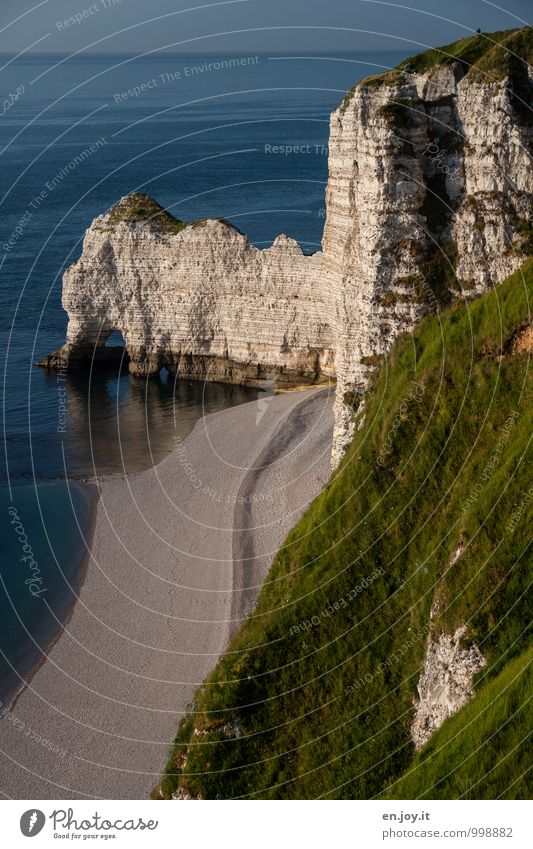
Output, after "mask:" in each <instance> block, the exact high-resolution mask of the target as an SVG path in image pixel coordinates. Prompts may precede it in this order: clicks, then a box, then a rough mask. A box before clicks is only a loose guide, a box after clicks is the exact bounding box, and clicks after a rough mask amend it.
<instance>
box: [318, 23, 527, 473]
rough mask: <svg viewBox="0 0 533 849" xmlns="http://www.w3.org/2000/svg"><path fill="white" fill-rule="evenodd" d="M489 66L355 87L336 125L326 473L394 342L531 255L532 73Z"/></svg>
mask: <svg viewBox="0 0 533 849" xmlns="http://www.w3.org/2000/svg"><path fill="white" fill-rule="evenodd" d="M516 39H517V37H516V36H511V37H510V39H509V47H508V48H507V49H509V50H511V49H513V45H514V42H515V41H516ZM515 49H516V48H515ZM443 50H446V48H443ZM493 51H501V52H502V53H503V56H504V58H505V57H506V56H507V54H506V53H505V52H503V48H493ZM498 55H499V54H498ZM418 58H419V59H423V56H422V57H418ZM484 58H485V63H486V64H488V66H489V68H490V69H491V70H490V71H487V72H483V71H482V69H478V68H477V66H476V65H474V66H473V67H470V66H468V65H467V66H465V65H464V64H463V63H461V62H459V61H457V62H452V63H451V64H445V65H437V66H432V67H430V68H428V69H427V70H425V71H424V72H423V73H411V72H410V71H409V62H407V63H404V64H405V67H402V66H400V69H399V70H397V71H392V72H390V73H388V74H384V75H380V76H379V77H375V78H371V79H369V80H367V81H364V82H363V83H361V84H360V85H358V86H357V87H356V88H355V90H354V91H353V92H352V93H350V94H349V95H347V97H346V98H345V102H344V103H343V104H341V105H340V106H339V108H338V109H337V110H336V111H335V112H334V113H333V115H332V117H331V127H330V147H329V150H330V159H329V181H328V187H327V198H326V200H327V219H326V228H325V233H324V243H323V250H324V262H325V266H326V268H327V273H328V276H329V279H330V281H331V287H332V291H333V299H334V304H335V328H336V338H337V381H338V390H337V401H336V432H335V444H334V460H338V459H339V458H340V456H341V455H342V453H343V450H344V448H345V447H346V444H347V443H348V442H349V440H350V438H351V436H352V434H353V427H354V425H353V410H352V408H351V407H352V404H353V400H354V398H355V399H356V398H357V395H362V393H363V392H364V389H365V387H366V386H367V384H368V378H369V375H370V373H371V372H372V371H373V370H374V369H375V368H376V366H377V365H378V364H379V362H380V361H381V358H382V357H383V355H385V354H386V352H387V350H388V349H389V347H390V345H391V342H392V341H393V339H394V338H395V337H396V336H398V335H399V334H401V333H403V332H406V331H410V330H412V328H413V327H414V325H415V324H416V322H417V321H418V320H419V318H420V317H421V316H422V315H423V314H424V313H425V312H427V311H428V310H431V309H438V308H439V306H441V305H445V304H447V303H449V302H450V301H451V300H453V299H457V298H461V299H462V298H465V297H466V298H468V297H472V296H473V295H480V294H482V293H484V292H486V291H487V290H488V289H489V288H490V287H491V286H493V285H494V284H496V283H500V282H501V281H502V280H503V279H505V277H507V276H508V275H509V274H510V273H511V272H512V271H513V270H515V269H516V268H518V267H519V265H520V264H521V263H522V262H523V260H524V258H525V255H526V254H527V253H528V252H530V250H531V244H528V242H530V240H531V235H530V234H531V222H530V216H531V212H530V205H531V192H532V190H533V174H532V170H531V167H530V146H531V136H532V134H531V121H530V118H529V115H530V114H531V113H530V111H529V112H528V107H527V105H526V104H527V103H529V104H531V88H530V85H531V83H530V77H531V73H532V69H531V67H529V68H528V66H527V65H526V64H525V63H518V64H517V66H516V67H514V66H512V67H508V66H507V65H506V64H505V61H504V62H503V67H500V65H498V64H497V63H496V62H495V61H494V57H493V61H488V57H487V56H485V57H484ZM416 64H417V63H416V61H415V67H416ZM419 64H423V62H422V63H419ZM493 65H497V68H498V72H496V71H495V70H494V69H493Z"/></svg>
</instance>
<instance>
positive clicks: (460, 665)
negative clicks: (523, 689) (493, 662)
mask: <svg viewBox="0 0 533 849" xmlns="http://www.w3.org/2000/svg"><path fill="white" fill-rule="evenodd" d="M465 633H466V627H465V626H464V625H463V627H461V628H458V629H457V631H456V632H455V634H453V635H449V634H441V635H440V637H438V638H437V639H431V638H430V642H429V645H428V649H427V652H426V656H425V658H424V667H423V669H422V674H421V675H420V681H419V683H418V695H419V697H420V701H419V702H418V703H417V705H416V712H415V719H414V722H413V725H412V727H411V736H412V739H413V742H414V744H415V747H416V748H417V749H420V748H421V747H422V746H423V745H424V743H425V742H426V741H427V740H429V738H430V737H431V735H432V734H433V732H434V731H436V730H437V728H440V726H441V725H442V723H443V722H444V720H445V719H447V718H448V717H449V716H452V715H453V714H454V713H457V711H458V710H459V709H460V708H462V707H463V705H464V704H466V702H467V701H469V700H470V699H471V698H472V696H473V695H474V691H473V689H472V681H473V678H474V675H475V673H476V672H479V670H480V669H483V667H484V666H485V659H484V658H483V655H482V654H481V652H480V651H479V649H478V647H477V646H476V645H475V644H472V645H471V646H470V648H468V649H466V648H461V640H462V638H463V637H464V635H465Z"/></svg>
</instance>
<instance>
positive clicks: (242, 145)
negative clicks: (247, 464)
mask: <svg viewBox="0 0 533 849" xmlns="http://www.w3.org/2000/svg"><path fill="white" fill-rule="evenodd" d="M406 55H407V53H365V52H359V53H353V54H334V55H329V56H326V55H322V54H313V55H307V56H282V55H274V54H269V55H266V54H265V55H263V54H262V55H259V56H258V55H248V54H246V55H244V54H242V55H235V54H234V55H232V56H226V55H220V54H216V55H215V54H191V53H187V54H169V53H158V54H151V55H149V56H145V57H141V58H133V57H131V56H125V55H111V54H99V55H96V54H93V55H86V54H80V55H78V56H76V57H73V58H66V57H64V56H56V55H50V54H47V55H36V54H33V55H25V56H22V57H20V58H18V59H14V58H13V57H12V56H7V55H4V56H0V81H1V86H0V97H1V102H0V204H1V215H0V333H1V343H2V399H3V403H2V421H3V431H4V445H5V450H4V455H3V463H2V473H1V475H2V477H1V480H2V481H3V482H4V483H3V484H2V486H1V491H2V508H1V509H2V514H1V515H2V516H3V521H2V523H1V527H0V535H1V536H0V539H1V543H2V560H1V566H0V569H1V572H0V604H1V607H2V610H1V616H0V647H1V649H2V654H1V655H0V699H2V702H3V704H4V706H5V705H6V704H8V703H9V700H10V698H11V697H12V695H13V693H14V692H15V691H16V690H17V689H20V686H21V684H22V683H23V681H24V680H25V678H26V677H27V675H28V673H29V671H30V670H31V668H32V667H34V666H35V664H36V662H38V661H39V660H40V659H41V658H42V655H43V652H44V651H45V650H46V648H47V647H49V645H50V643H51V642H52V641H53V639H54V637H55V636H56V635H57V634H58V633H59V631H60V627H61V622H62V621H63V620H64V618H65V616H66V615H67V613H68V611H69V609H70V608H71V606H72V603H73V600H74V598H75V593H76V591H77V589H78V587H79V582H80V580H81V576H82V566H83V563H84V560H85V556H86V552H87V540H88V539H89V536H90V527H91V521H92V513H93V509H94V502H95V495H94V490H93V488H91V487H88V486H86V485H83V484H82V483H80V480H81V479H83V478H84V477H87V476H92V475H94V474H102V473H110V472H122V471H133V470H139V469H142V468H146V467H148V466H150V465H152V464H153V463H154V462H157V461H158V460H160V459H161V458H162V457H163V456H164V455H165V454H166V453H168V452H169V451H171V450H172V448H173V446H174V445H175V444H176V443H177V442H179V441H180V440H181V439H183V438H184V436H185V435H186V434H187V433H188V432H189V431H190V430H191V428H192V427H193V425H194V423H195V421H196V420H197V419H198V418H199V417H200V416H201V415H203V414H204V413H205V412H210V411H213V410H216V409H221V408H223V407H226V406H229V405H232V404H238V403H242V402H243V401H247V400H250V399H251V398H253V397H254V395H253V394H251V393H250V392H249V391H246V390H244V389H241V388H238V387H227V386H222V385H214V384H211V385H206V386H203V385H201V384H194V383H187V382H177V383H176V382H174V380H173V379H170V378H169V375H168V374H166V373H163V374H162V375H160V376H159V377H157V378H155V379H154V378H152V379H150V381H149V382H148V383H142V382H140V381H137V380H134V379H132V378H130V377H129V375H127V374H122V375H120V374H117V373H112V372H111V373H103V374H99V375H97V376H96V377H94V376H93V378H92V380H91V382H90V383H89V381H88V378H87V377H85V376H83V375H80V376H76V377H71V378H69V380H68V384H67V392H66V398H67V426H66V428H65V429H64V432H62V431H61V430H60V431H58V425H59V417H60V413H61V411H60V409H59V401H60V396H59V392H58V383H57V379H56V376H55V375H54V374H49V373H46V372H45V371H44V370H42V369H39V368H37V367H35V366H34V365H33V363H34V361H35V360H39V359H41V358H42V357H43V356H44V355H45V354H46V353H49V352H51V351H53V350H55V349H56V348H58V347H59V346H60V345H61V344H62V343H63V342H64V339H65V330H66V323H67V319H66V314H65V312H64V311H63V310H62V308H61V277H62V274H63V271H64V270H65V269H66V268H67V267H68V266H69V265H70V264H71V263H72V262H73V261H74V260H75V259H77V258H78V257H79V255H80V253H81V248H82V239H83V233H84V230H85V229H86V228H87V227H88V226H89V225H90V223H91V221H92V219H93V218H94V217H95V216H96V215H97V214H100V213H102V212H103V211H105V210H107V209H108V208H109V207H110V206H112V205H113V204H114V203H116V201H117V200H118V199H119V198H120V197H121V196H123V195H125V194H127V193H129V192H132V191H142V192H145V193H147V194H150V195H152V196H154V197H155V198H156V199H157V200H158V201H159V202H160V203H161V204H163V205H164V206H166V207H167V208H168V209H169V210H170V211H171V212H172V213H173V214H174V215H175V216H177V217H178V218H181V219H184V220H187V219H194V218H200V217H206V216H219V217H224V218H227V219H229V220H230V221H232V222H233V223H235V224H236V226H238V227H239V229H240V230H242V231H243V232H245V233H246V234H247V235H248V236H249V238H250V239H251V240H252V241H253V242H254V243H255V244H256V245H257V246H260V247H264V246H268V245H270V244H271V243H272V241H273V239H274V238H275V236H276V235H277V234H278V233H282V232H283V233H287V234H288V235H290V236H292V237H294V238H296V239H297V240H298V241H299V242H300V244H301V246H302V248H303V249H304V251H306V252H308V253H312V252H314V251H316V250H318V249H320V241H321V237H322V230H323V226H324V188H325V183H326V180H327V141H328V125H329V114H330V112H331V110H332V109H333V108H334V107H335V106H336V105H337V104H338V103H339V102H340V100H341V99H342V97H343V96H344V94H345V92H346V90H347V89H349V88H351V86H352V85H353V84H354V83H355V82H357V81H358V80H360V79H362V78H363V77H365V76H368V75H369V74H374V73H378V72H380V71H382V70H384V69H386V68H389V67H392V66H394V65H396V64H397V63H398V62H400V61H401V60H402V59H403V58H405V56H406ZM230 60H231V61H230ZM91 146H95V147H96V148H97V150H96V152H94V153H90V155H84V157H83V163H82V164H81V165H78V166H77V167H75V168H73V169H72V168H71V167H70V165H69V163H71V162H72V161H73V160H74V158H75V157H76V156H79V155H80V154H83V153H84V152H85V151H87V150H90V149H91ZM290 148H292V151H291V150H290ZM295 148H297V150H296V151H295ZM58 175H62V176H59V179H54V178H57V177H58ZM10 509H11V510H12V509H16V510H17V511H18V513H17V516H18V519H19V521H18V523H16V527H17V528H19V530H20V527H22V528H23V536H22V537H21V535H20V533H17V532H15V530H14V528H15V524H13V518H14V515H13V514H12V513H10V512H9V510H10ZM21 539H22V540H23V541H24V540H26V542H25V543H24V542H21ZM24 544H26V545H29V546H30V548H31V551H32V556H33V557H34V561H35V562H36V563H38V568H39V570H40V575H41V576H46V580H47V593H46V594H41V595H39V594H37V595H35V596H33V595H31V593H30V592H29V591H28V586H29V585H28V584H27V583H25V581H26V580H27V579H28V577H29V576H28V574H27V564H28V562H29V561H28V560H26V561H23V560H21V558H23V557H28V555H27V553H26V552H25V551H24V550H23V546H24ZM43 580H44V578H43ZM34 589H35V587H34ZM44 599H46V601H44Z"/></svg>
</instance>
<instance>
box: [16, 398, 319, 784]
mask: <svg viewBox="0 0 533 849" xmlns="http://www.w3.org/2000/svg"><path fill="white" fill-rule="evenodd" d="M333 396H334V390H332V389H331V390H329V391H328V389H327V388H326V389H324V388H323V387H318V388H316V387H315V388H311V389H310V390H308V391H307V392H297V393H283V394H281V395H276V396H272V397H270V398H268V403H267V404H266V405H265V404H264V400H263V401H262V406H260V405H259V404H258V402H257V401H251V402H248V403H245V404H242V405H238V406H234V407H230V408H228V409H226V410H223V411H218V412H214V413H210V414H208V415H207V416H205V417H203V418H202V419H200V420H199V421H198V422H197V423H196V426H195V428H194V429H193V431H192V432H191V433H190V434H189V435H188V436H187V437H186V439H185V440H183V442H181V443H180V444H179V445H178V446H177V449H178V450H177V449H174V451H173V452H172V453H171V454H170V455H168V456H167V457H166V458H164V459H163V460H161V461H160V462H159V463H158V464H157V465H156V466H154V467H153V468H151V469H148V470H146V471H144V472H138V473H133V474H130V475H127V476H123V475H111V476H107V475H106V476H105V479H104V480H102V479H100V478H98V479H97V480H96V481H95V482H93V483H92V485H93V486H94V485H96V488H97V489H98V492H99V498H98V500H97V503H96V510H95V515H94V514H93V515H94V524H93V527H92V532H91V547H90V552H88V553H87V562H86V564H84V567H83V576H82V580H81V581H80V585H79V589H78V598H77V600H76V601H75V603H74V604H73V605H72V609H71V611H70V613H69V617H68V621H66V622H65V626H64V629H63V630H62V631H61V632H60V634H59V635H58V638H57V639H56V640H55V642H54V644H53V645H52V646H51V647H50V649H49V650H48V652H47V655H46V657H47V659H48V663H45V662H44V658H43V661H42V663H41V664H40V666H39V668H38V669H36V670H35V671H34V673H33V675H32V676H31V677H30V678H29V680H28V681H27V682H26V686H25V687H24V689H23V690H22V691H21V692H20V694H19V695H18V697H17V700H16V703H14V704H13V706H12V708H11V710H12V711H13V713H14V714H16V716H17V718H19V717H20V721H21V722H22V723H24V727H27V728H28V729H32V728H33V729H39V733H40V734H41V733H42V732H41V730H40V729H43V728H46V729H47V732H46V733H47V735H48V737H49V738H50V740H49V742H50V743H51V744H53V746H54V747H55V748H56V749H58V750H61V751H64V752H65V755H64V757H63V756H62V757H57V756H54V755H53V754H51V753H50V752H49V751H48V750H47V749H46V748H44V746H43V744H42V745H41V746H40V747H39V746H36V745H31V742H30V741H27V740H26V735H24V736H21V735H20V734H19V735H17V731H16V728H15V727H13V724H12V723H6V722H4V723H2V722H0V738H1V743H0V748H1V749H2V751H3V753H5V754H0V760H1V761H2V762H3V764H4V771H5V773H6V775H8V780H7V783H6V790H7V791H8V792H9V793H10V795H11V796H12V797H13V798H29V799H31V798H42V799H45V798H52V799H53V798H87V797H89V798H93V797H94V798H134V799H135V798H147V797H148V794H149V792H150V790H151V788H152V787H153V785H154V784H155V783H156V782H157V780H158V778H159V775H160V773H161V771H162V769H163V767H164V763H165V760H166V756H167V753H168V750H169V748H170V745H171V742H172V739H173V737H174V736H175V733H176V731H177V726H178V723H179V720H180V718H181V716H183V715H184V714H185V712H186V710H187V706H188V704H189V703H190V701H191V700H192V698H193V696H194V693H195V691H196V688H197V686H198V685H199V684H201V683H202V681H203V680H204V679H205V677H206V676H207V675H208V674H209V672H210V671H211V669H212V668H213V666H214V665H215V663H216V661H217V659H218V657H219V656H220V654H221V652H223V651H224V649H225V648H226V647H227V644H228V640H229V638H230V637H231V635H232V633H233V632H234V630H236V628H237V627H238V625H239V623H240V621H241V620H242V619H243V618H244V616H245V615H246V613H247V612H248V608H249V606H250V604H253V601H254V598H256V597H257V594H258V592H259V589H260V586H261V584H262V581H263V579H264V576H265V574H266V571H267V570H268V568H269V566H270V563H271V561H272V559H273V557H274V555H275V553H276V551H277V550H278V548H279V547H280V546H281V545H282V544H283V541H284V538H285V536H286V535H287V533H288V531H289V530H290V528H291V527H293V525H294V524H295V523H296V522H297V520H298V518H299V516H300V515H301V513H303V511H304V510H305V508H306V506H307V504H308V503H309V502H310V501H311V500H312V499H313V498H314V497H315V496H316V495H317V494H318V492H319V491H320V490H321V489H322V487H323V485H324V483H325V480H326V478H327V477H329V456H330V455H329V452H330V446H331V438H332V427H333V418H332V409H331V408H332V404H333ZM180 449H181V451H180ZM87 485H89V486H90V485H91V483H88V482H86V483H85V484H84V486H87ZM247 494H248V495H249V496H251V503H252V508H251V510H248V511H247V515H246V521H241V517H242V513H243V509H244V508H245V507H246V503H247V502H246V501H245V500H244V499H245V497H246V495H247ZM296 494H298V497H296ZM241 498H242V499H243V500H242V502H241V500H240V499H241ZM248 503H249V502H248ZM245 512H246V511H245ZM250 545H251V546H252V554H251V555H250V557H249V559H248V560H247V556H246V554H245V556H239V554H240V553H241V554H242V552H243V551H244V549H243V546H244V548H246V546H250ZM89 561H90V563H89ZM89 566H90V568H89ZM80 574H81V573H80ZM59 636H61V637H62V638H63V639H59ZM9 726H11V727H9Z"/></svg>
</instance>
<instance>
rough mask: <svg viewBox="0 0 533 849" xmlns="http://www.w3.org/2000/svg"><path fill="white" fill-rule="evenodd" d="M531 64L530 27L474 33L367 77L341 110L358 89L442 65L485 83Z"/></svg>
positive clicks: (532, 33) (532, 35)
mask: <svg viewBox="0 0 533 849" xmlns="http://www.w3.org/2000/svg"><path fill="white" fill-rule="evenodd" d="M532 62H533V27H522V28H521V29H509V30H501V31H499V32H492V33H484V32H482V33H476V34H475V35H472V36H469V37H468V38H462V39H460V40H459V41H454V42H453V43H452V44H446V45H444V46H443V47H433V48H431V49H430V50H425V51H424V52H423V53H418V54H417V55H416V56H412V57H410V58H409V59H404V61H403V62H401V63H400V64H399V65H398V66H397V67H396V68H392V69H391V70H390V71H384V72H383V73H382V74H376V75H375V76H371V77H367V78H366V79H364V80H362V81H361V82H359V83H356V85H355V86H353V88H351V89H350V91H349V92H348V93H347V94H346V96H345V98H344V100H343V101H342V104H341V108H346V106H347V104H348V103H349V102H350V99H351V97H352V95H353V93H354V91H355V90H356V89H357V88H358V87H359V86H362V85H364V86H382V85H393V84H394V83H398V82H399V81H401V79H402V77H403V76H404V75H405V74H426V73H428V72H430V71H432V70H436V69H438V68H442V67H446V66H453V65H456V66H459V67H460V68H461V70H462V73H463V74H464V75H466V74H471V75H472V76H474V75H475V76H476V77H479V79H480V81H483V79H485V80H487V81H489V82H490V81H491V80H499V79H503V78H504V77H506V76H510V75H512V74H513V72H514V73H516V72H517V70H518V69H519V68H520V66H522V68H523V66H524V63H527V64H531V63H532Z"/></svg>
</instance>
